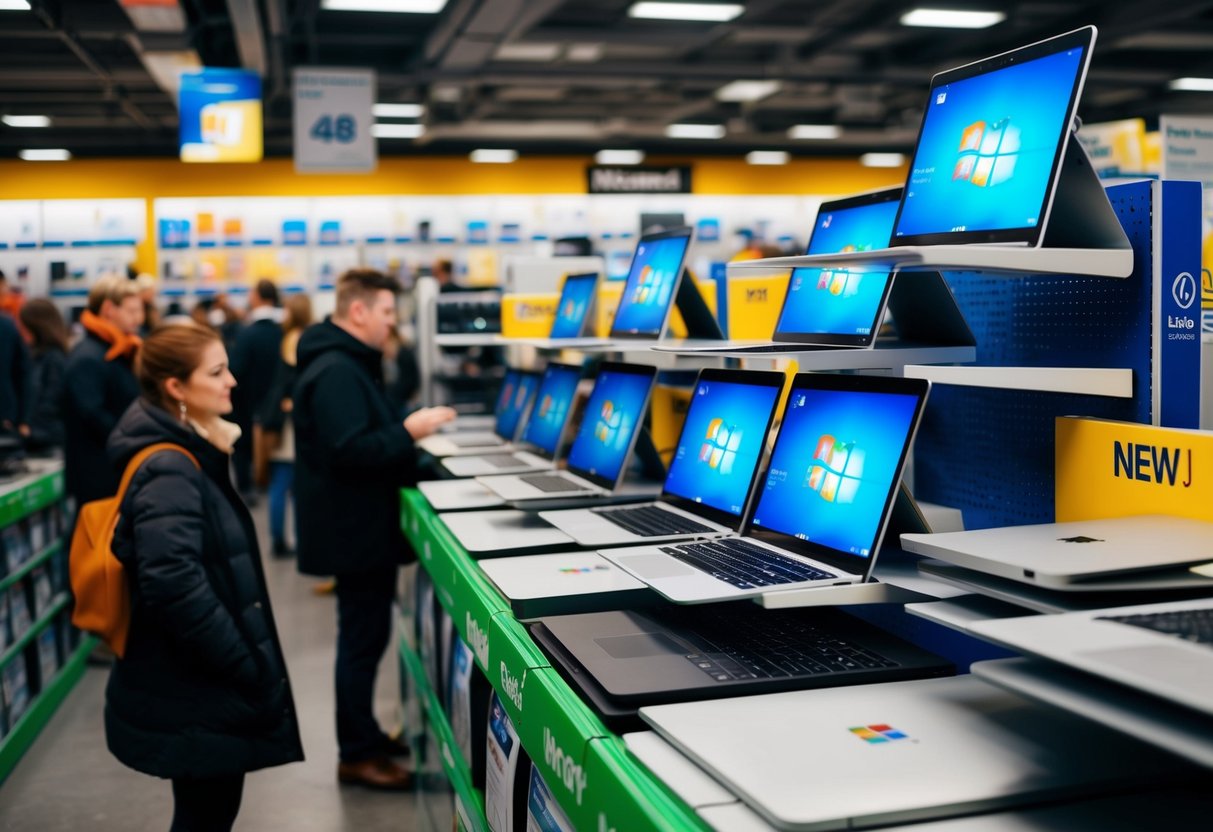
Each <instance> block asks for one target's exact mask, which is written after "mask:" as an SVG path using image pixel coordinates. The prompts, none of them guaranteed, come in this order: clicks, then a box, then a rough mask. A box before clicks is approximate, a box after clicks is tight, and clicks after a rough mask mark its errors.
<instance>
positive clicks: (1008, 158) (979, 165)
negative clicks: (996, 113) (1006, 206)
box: [952, 118, 1020, 188]
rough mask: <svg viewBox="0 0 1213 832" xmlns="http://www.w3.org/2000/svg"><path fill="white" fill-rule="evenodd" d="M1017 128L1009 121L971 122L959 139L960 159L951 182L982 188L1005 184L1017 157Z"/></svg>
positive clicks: (1013, 168) (1012, 171)
mask: <svg viewBox="0 0 1213 832" xmlns="http://www.w3.org/2000/svg"><path fill="white" fill-rule="evenodd" d="M1019 149H1020V142H1019V128H1018V127H1013V126H1012V125H1011V120H1010V119H1009V118H1004V119H999V120H998V121H996V122H994V123H993V124H988V125H987V124H986V122H984V121H975V122H973V123H972V124H970V125H969V126H968V127H966V128H965V129H964V132H963V133H961V136H960V151H959V152H960V158H959V159H958V160H957V162H956V167H955V168H954V169H953V170H952V180H953V181H956V180H964V181H967V182H968V183H969V184H971V185H976V186H977V187H979V188H985V187H987V186H990V185H998V184H1001V183H1003V182H1006V181H1007V180H1008V179H1010V178H1011V176H1012V175H1013V174H1014V173H1015V161H1016V160H1017V159H1018V158H1019Z"/></svg>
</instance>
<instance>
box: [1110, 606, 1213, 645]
mask: <svg viewBox="0 0 1213 832" xmlns="http://www.w3.org/2000/svg"><path fill="white" fill-rule="evenodd" d="M1099 620H1100V621H1115V622H1116V623H1118V624H1128V625H1129V626H1130V627H1141V628H1142V629H1144V630H1153V631H1154V632H1156V633H1165V634H1166V635H1169V636H1175V637H1176V638H1182V639H1184V640H1185V641H1192V642H1195V643H1197V644H1206V645H1213V609H1205V610H1175V611H1173V612H1156V613H1146V614H1141V615H1105V616H1101V617H1100V618H1099Z"/></svg>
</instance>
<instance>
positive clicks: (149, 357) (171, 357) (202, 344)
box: [135, 323, 221, 411]
mask: <svg viewBox="0 0 1213 832" xmlns="http://www.w3.org/2000/svg"><path fill="white" fill-rule="evenodd" d="M220 340H221V339H220V338H219V333H217V332H215V330H213V329H211V328H210V327H205V326H201V325H199V324H195V323H188V324H171V325H169V326H162V327H160V328H159V329H157V330H156V331H155V332H153V333H152V334H151V335H149V336H147V338H145V339H144V340H143V346H142V347H140V348H139V358H138V360H137V361H136V363H135V375H137V376H138V377H139V386H140V388H142V390H143V396H144V398H146V399H147V400H148V401H150V402H152V403H153V404H157V405H159V406H160V407H163V408H164V409H165V410H170V411H171V410H172V404H173V403H172V402H171V401H169V399H168V395H167V394H166V393H165V392H164V383H165V382H166V381H168V380H169V379H170V378H175V379H177V380H179V381H183V382H184V381H186V380H188V379H189V377H190V376H191V375H192V374H193V372H194V370H196V369H198V365H199V364H201V363H202V353H203V351H204V350H205V349H206V348H207V347H208V346H210V345H211V344H212V343H214V342H215V341H220Z"/></svg>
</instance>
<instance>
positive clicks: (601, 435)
mask: <svg viewBox="0 0 1213 832" xmlns="http://www.w3.org/2000/svg"><path fill="white" fill-rule="evenodd" d="M630 428H631V420H630V419H628V418H626V417H625V415H624V413H623V411H622V410H620V409H619V408H617V407H615V403H614V402H612V401H611V400H610V399H607V400H606V401H605V402H603V403H602V410H601V411H599V414H598V424H597V425H595V427H594V438H596V439H597V440H598V441H599V442H601V443H602V444H604V445H606V446H607V447H608V448H609V447H619V446H620V444H621V443H623V442H624V441H625V440H626V439H627V437H628V435H629V433H630Z"/></svg>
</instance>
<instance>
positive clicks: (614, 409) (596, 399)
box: [476, 361, 657, 503]
mask: <svg viewBox="0 0 1213 832" xmlns="http://www.w3.org/2000/svg"><path fill="white" fill-rule="evenodd" d="M656 376H657V368H656V367H645V366H641V365H639V364H620V363H616V362H611V361H604V362H602V363H601V364H599V365H598V372H597V378H596V380H595V382H594V389H593V391H592V392H591V393H590V398H589V401H588V402H587V403H586V409H585V416H584V417H583V418H582V420H581V426H580V428H579V429H578V431H577V437H576V438H575V439H574V440H573V444H572V446H571V447H570V448H569V454H568V458H567V463H568V467H567V468H566V469H564V470H561V471H551V472H542V473H533V474H504V475H500V476H484V477H477V478H476V480H477V482H480V483H482V484H483V485H484V486H486V487H487V488H488V489H489V490H491V491H493V492H494V493H495V494H497V495H498V496H500V497H501V498H502V499H504V500H507V501H509V502H511V503H517V502H527V501H541V500H551V499H553V498H555V497H559V498H562V499H563V498H567V497H576V498H592V497H603V496H606V495H609V494H611V493H612V492H613V491H615V489H616V488H617V487H618V486H619V483H620V482H621V481H622V480H623V475H624V471H625V469H626V468H627V461H628V458H629V457H630V456H631V453H632V448H633V447H634V446H635V444H636V437H637V435H638V434H639V433H640V430H641V424H642V423H643V421H644V417H645V413H646V411H647V410H648V407H649V395H650V394H651V393H652V390H653V380H654V379H655V378H656Z"/></svg>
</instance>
